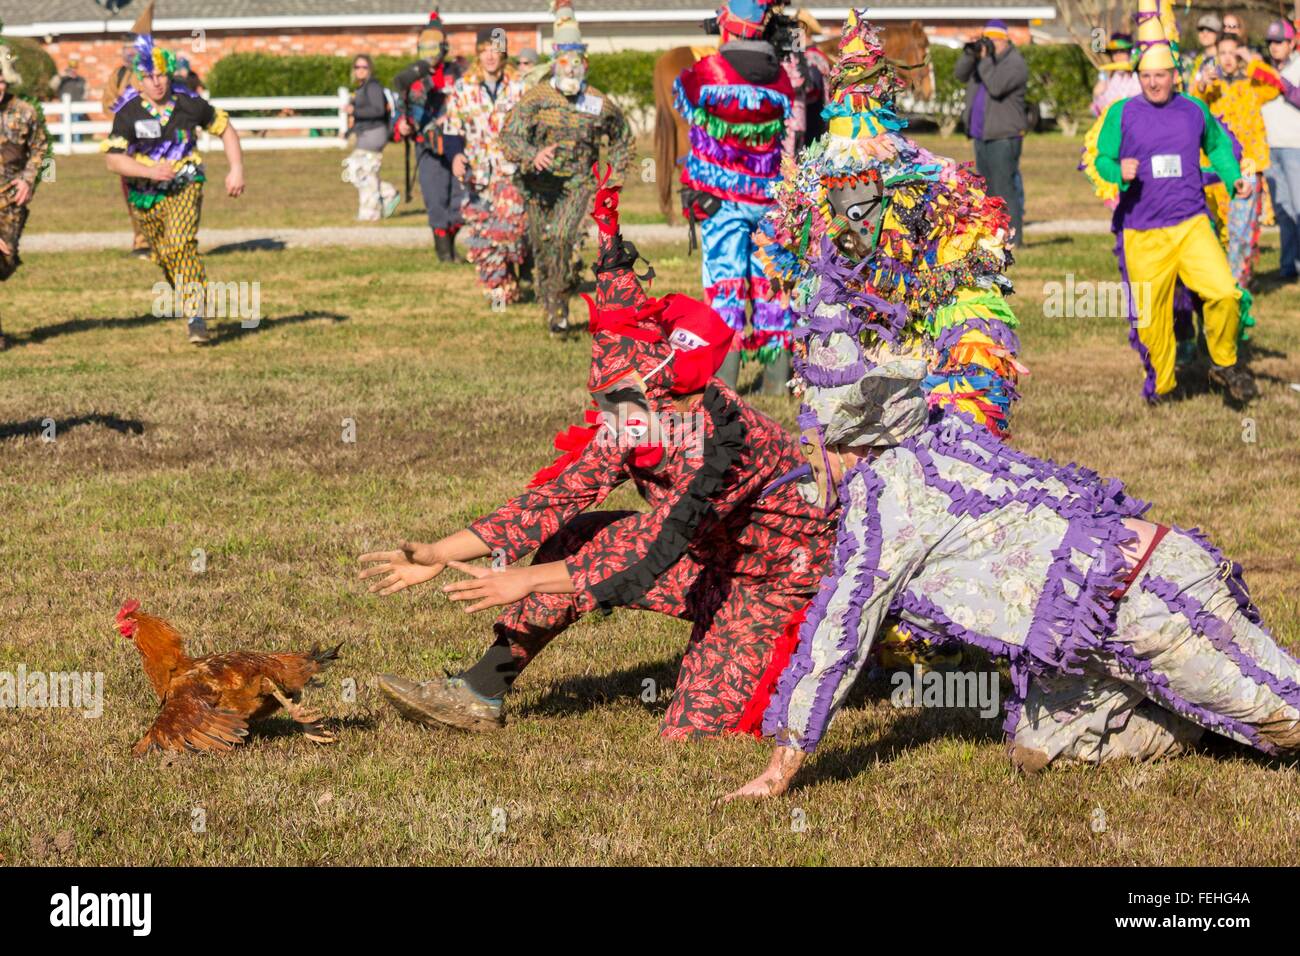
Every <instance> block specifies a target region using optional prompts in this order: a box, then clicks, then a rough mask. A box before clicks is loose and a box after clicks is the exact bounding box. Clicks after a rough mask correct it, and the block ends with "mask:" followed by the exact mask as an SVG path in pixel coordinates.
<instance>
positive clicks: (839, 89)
mask: <svg viewBox="0 0 1300 956" xmlns="http://www.w3.org/2000/svg"><path fill="white" fill-rule="evenodd" d="M829 87H830V96H829V102H828V103H827V104H826V106H825V107H824V108H823V109H822V119H824V120H826V130H827V132H828V133H829V134H830V142H829V143H828V144H827V149H828V152H829V153H830V154H832V155H840V154H846V155H849V156H852V157H854V158H855V159H857V160H859V161H861V160H863V159H866V158H868V157H872V158H876V159H888V158H890V157H892V156H893V155H894V153H895V151H896V150H895V148H894V145H893V144H892V143H891V142H890V140H889V134H890V133H893V132H896V131H897V130H900V129H902V128H903V127H904V126H906V125H907V123H906V121H905V120H903V119H902V118H900V117H899V116H898V114H896V113H895V112H894V99H895V97H897V95H898V94H899V92H901V91H902V90H903V89H904V87H905V84H904V83H903V81H902V79H901V78H900V77H899V75H898V71H897V70H896V69H895V68H894V65H893V64H892V63H891V62H890V61H889V60H888V59H887V58H886V57H885V49H884V46H883V45H882V44H881V42H880V37H879V35H878V34H877V33H876V30H875V28H874V27H872V25H871V24H870V23H869V22H867V20H866V19H865V18H863V17H862V16H861V15H860V14H859V12H858V11H857V10H853V9H851V10H849V16H848V19H847V20H845V22H844V29H843V31H842V32H841V33H840V55H839V59H838V60H836V62H835V65H834V66H833V67H831V75H830V82H829Z"/></svg>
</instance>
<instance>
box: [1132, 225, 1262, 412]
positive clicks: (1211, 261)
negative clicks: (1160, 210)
mask: <svg viewBox="0 0 1300 956" xmlns="http://www.w3.org/2000/svg"><path fill="white" fill-rule="evenodd" d="M1124 261H1125V264H1126V266H1127V268H1128V281H1129V287H1130V288H1129V295H1130V296H1131V297H1132V299H1133V301H1134V302H1135V303H1136V306H1137V314H1138V325H1137V333H1138V338H1139V339H1140V340H1141V342H1142V344H1143V345H1144V346H1145V347H1146V349H1147V352H1148V353H1149V357H1150V362H1151V367H1152V368H1153V369H1154V370H1155V376H1156V382H1155V387H1156V394H1157V395H1164V394H1166V393H1167V392H1172V391H1173V389H1174V385H1175V384H1177V383H1176V381H1175V379H1174V355H1175V353H1176V351H1177V345H1176V343H1175V342H1174V282H1175V280H1176V279H1182V280H1183V285H1185V286H1187V288H1189V289H1191V290H1192V292H1194V293H1196V294H1197V295H1198V296H1200V297H1201V299H1202V300H1203V301H1204V303H1205V305H1204V309H1203V315H1204V319H1205V343H1206V345H1207V346H1209V349H1210V359H1211V361H1213V362H1214V364H1215V365H1236V364H1237V331H1238V328H1237V326H1238V322H1239V319H1240V316H1239V313H1238V308H1237V303H1238V301H1239V300H1240V299H1241V290H1239V289H1238V288H1237V280H1236V279H1234V278H1233V276H1232V269H1231V268H1229V266H1228V257H1227V255H1226V254H1225V253H1224V251H1223V246H1221V245H1219V240H1218V239H1217V238H1216V237H1215V235H1214V229H1213V227H1212V226H1211V225H1210V220H1209V217H1207V216H1193V217H1192V218H1191V219H1188V220H1186V221H1184V222H1180V223H1178V225H1176V226H1164V227H1162V228H1160V229H1125V230H1124Z"/></svg>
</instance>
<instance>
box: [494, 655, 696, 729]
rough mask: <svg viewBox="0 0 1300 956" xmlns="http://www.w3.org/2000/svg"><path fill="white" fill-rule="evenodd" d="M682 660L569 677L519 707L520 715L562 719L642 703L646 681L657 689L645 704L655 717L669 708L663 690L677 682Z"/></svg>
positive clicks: (675, 658) (667, 660) (668, 660)
mask: <svg viewBox="0 0 1300 956" xmlns="http://www.w3.org/2000/svg"><path fill="white" fill-rule="evenodd" d="M680 663H681V660H680V658H678V657H673V658H669V659H665V660H662V661H658V662H656V663H647V664H640V665H638V666H636V667H627V668H624V669H623V670H618V671H614V672H612V673H609V674H599V675H593V676H584V677H568V678H565V679H563V680H560V681H556V682H555V683H553V684H551V686H550V687H549V688H547V690H546V692H545V693H544V694H542V696H541V698H540V699H539V700H537V701H534V702H533V703H531V704H528V705H525V706H524V707H522V708H520V716H524V715H527V716H529V717H560V716H574V715H578V714H585V713H587V712H588V711H591V710H596V709H597V708H599V707H602V706H604V705H605V704H608V703H610V702H611V701H614V700H641V695H642V694H643V693H644V692H645V690H646V688H647V685H646V683H645V682H646V681H647V680H651V681H654V684H653V686H654V687H655V688H657V689H658V691H659V692H658V693H656V694H655V698H656V699H655V700H653V701H645V702H644V703H645V708H646V710H647V711H649V712H650V713H653V714H662V713H663V712H664V711H665V710H667V709H668V700H669V697H668V695H667V694H666V693H663V691H664V690H667V689H668V688H671V687H672V686H673V685H674V684H675V683H676V682H677V669H678V667H679V666H680Z"/></svg>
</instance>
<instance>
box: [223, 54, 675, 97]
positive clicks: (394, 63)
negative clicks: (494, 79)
mask: <svg viewBox="0 0 1300 956" xmlns="http://www.w3.org/2000/svg"><path fill="white" fill-rule="evenodd" d="M657 55H658V54H655V53H648V52H644V51H641V50H629V51H626V52H623V53H593V54H592V55H591V67H590V78H591V82H592V85H594V86H596V87H599V88H600V89H602V90H604V91H605V92H606V93H609V94H610V95H612V96H617V97H619V98H620V100H622V101H625V102H630V103H632V104H634V105H636V106H643V107H648V106H653V105H654V89H653V87H652V86H651V77H652V76H653V73H654V63H655V57H656V56H657ZM411 62H412V61H411V58H410V57H398V56H379V57H375V78H376V79H377V80H379V82H380V83H383V84H384V85H385V86H388V87H391V86H392V82H393V77H394V76H396V75H397V74H398V73H399V72H401V71H402V70H403V69H405V68H406V67H408V66H410V65H411ZM351 81H352V57H346V56H276V55H272V54H267V53H232V54H230V55H229V56H225V57H222V58H221V59H220V60H219V61H218V62H217V63H216V65H215V66H213V68H212V71H211V72H210V73H209V74H208V75H207V77H206V78H205V82H206V83H207V85H208V89H209V90H211V91H212V95H213V96H329V95H332V94H333V93H335V92H337V91H338V88H339V87H340V86H351Z"/></svg>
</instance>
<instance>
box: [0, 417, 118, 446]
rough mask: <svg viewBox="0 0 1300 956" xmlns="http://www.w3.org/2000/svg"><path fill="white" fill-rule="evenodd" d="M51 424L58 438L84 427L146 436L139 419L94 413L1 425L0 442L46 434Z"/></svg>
mask: <svg viewBox="0 0 1300 956" xmlns="http://www.w3.org/2000/svg"><path fill="white" fill-rule="evenodd" d="M51 423H53V426H54V436H55V437H56V438H57V437H58V436H59V435H61V434H62V433H63V432H65V431H71V430H72V429H74V428H78V427H80V426H82V425H103V426H104V427H105V428H111V429H112V430H113V431H115V432H120V433H121V434H123V435H128V434H130V435H143V434H144V422H142V421H140V420H139V419H136V418H120V417H118V416H117V415H113V414H111V413H110V414H107V415H104V414H100V413H99V412H92V413H91V414H88V415H78V416H76V417H75V418H55V419H50V418H31V419H28V420H27V421H24V422H7V423H0V441H4V440H6V439H9V438H19V437H28V436H33V435H41V434H44V433H45V431H46V429H47V428H48V427H49V425H50V424H51Z"/></svg>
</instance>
